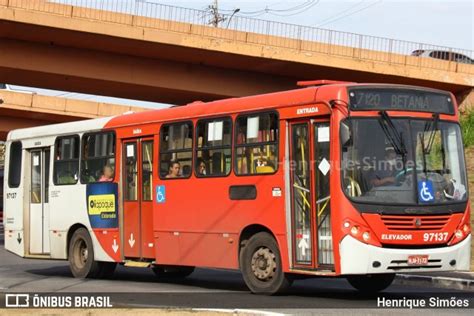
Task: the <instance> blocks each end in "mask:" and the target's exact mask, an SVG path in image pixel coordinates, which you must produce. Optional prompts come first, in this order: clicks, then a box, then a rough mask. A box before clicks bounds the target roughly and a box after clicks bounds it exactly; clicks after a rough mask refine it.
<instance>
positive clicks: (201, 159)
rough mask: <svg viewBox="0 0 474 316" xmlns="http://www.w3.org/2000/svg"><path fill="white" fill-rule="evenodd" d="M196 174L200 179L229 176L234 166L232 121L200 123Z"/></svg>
mask: <svg viewBox="0 0 474 316" xmlns="http://www.w3.org/2000/svg"><path fill="white" fill-rule="evenodd" d="M196 135H197V136H196V138H197V143H196V161H195V165H194V166H195V167H194V168H195V172H196V176H198V177H212V176H227V175H229V174H230V170H231V166H232V147H231V146H232V120H231V118H220V119H213V120H203V121H199V122H198V124H197V128H196Z"/></svg>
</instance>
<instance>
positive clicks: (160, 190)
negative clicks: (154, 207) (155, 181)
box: [156, 185, 166, 203]
mask: <svg viewBox="0 0 474 316" xmlns="http://www.w3.org/2000/svg"><path fill="white" fill-rule="evenodd" d="M165 202H166V188H165V186H164V185H157V186H156V203H165Z"/></svg>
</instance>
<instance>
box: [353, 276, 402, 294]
mask: <svg viewBox="0 0 474 316" xmlns="http://www.w3.org/2000/svg"><path fill="white" fill-rule="evenodd" d="M346 278H347V281H349V283H350V284H351V285H352V286H353V287H354V288H355V289H357V290H359V291H360V292H363V293H377V292H380V291H383V290H385V289H386V288H388V287H389V286H390V284H392V282H393V279H394V278H395V274H393V273H388V274H369V275H349V276H347V277H346Z"/></svg>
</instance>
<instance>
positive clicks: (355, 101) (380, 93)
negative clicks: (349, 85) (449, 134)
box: [349, 88, 454, 114]
mask: <svg viewBox="0 0 474 316" xmlns="http://www.w3.org/2000/svg"><path fill="white" fill-rule="evenodd" d="M349 99H350V103H351V110H353V111H357V110H381V111H383V110H387V111H390V110H395V111H419V112H432V113H440V114H454V109H453V102H452V100H451V97H450V96H449V94H445V93H437V92H431V91H421V90H415V89H381V88H354V89H350V90H349Z"/></svg>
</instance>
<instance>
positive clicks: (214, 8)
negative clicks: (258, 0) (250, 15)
mask: <svg viewBox="0 0 474 316" xmlns="http://www.w3.org/2000/svg"><path fill="white" fill-rule="evenodd" d="M208 8H209V12H210V13H211V20H210V21H209V24H210V25H212V26H214V27H219V24H220V23H221V22H225V21H227V20H228V23H227V27H229V25H230V21H231V20H232V18H233V17H234V15H235V14H236V13H238V12H240V9H235V10H234V12H233V13H232V15H231V16H230V17H228V16H225V15H222V14H220V13H219V0H214V4H211V5H210V6H209V7H208Z"/></svg>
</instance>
